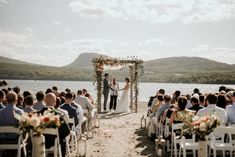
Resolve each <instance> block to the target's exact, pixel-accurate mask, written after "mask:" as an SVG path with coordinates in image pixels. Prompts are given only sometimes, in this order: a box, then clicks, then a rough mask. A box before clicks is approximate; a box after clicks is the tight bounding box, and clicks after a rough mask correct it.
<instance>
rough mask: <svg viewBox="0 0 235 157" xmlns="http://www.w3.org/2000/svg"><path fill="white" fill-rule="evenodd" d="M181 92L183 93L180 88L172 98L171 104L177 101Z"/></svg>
mask: <svg viewBox="0 0 235 157" xmlns="http://www.w3.org/2000/svg"><path fill="white" fill-rule="evenodd" d="M180 94H181V92H180V91H178V90H177V91H175V92H174V93H173V97H172V99H171V104H175V103H177V101H178V98H179V96H180Z"/></svg>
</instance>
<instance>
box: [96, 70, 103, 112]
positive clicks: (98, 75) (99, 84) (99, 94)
mask: <svg viewBox="0 0 235 157" xmlns="http://www.w3.org/2000/svg"><path fill="white" fill-rule="evenodd" d="M96 82H97V110H98V113H101V111H102V109H101V108H102V104H101V103H102V102H101V98H102V89H103V88H102V72H101V71H98V70H97V71H96Z"/></svg>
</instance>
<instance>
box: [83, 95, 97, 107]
mask: <svg viewBox="0 0 235 157" xmlns="http://www.w3.org/2000/svg"><path fill="white" fill-rule="evenodd" d="M85 97H87V98H88V99H89V100H90V102H91V104H92V105H94V104H95V101H94V100H93V98H92V97H91V95H90V94H89V93H86V94H85Z"/></svg>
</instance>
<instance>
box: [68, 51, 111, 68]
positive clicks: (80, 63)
mask: <svg viewBox="0 0 235 157" xmlns="http://www.w3.org/2000/svg"><path fill="white" fill-rule="evenodd" d="M100 56H101V54H98V53H82V54H80V55H79V56H78V57H77V58H76V59H75V60H74V61H73V62H72V63H71V64H69V65H67V66H66V67H69V68H92V66H93V64H92V59H93V58H95V57H100ZM102 56H104V57H107V56H105V55H102Z"/></svg>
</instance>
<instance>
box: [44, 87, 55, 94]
mask: <svg viewBox="0 0 235 157" xmlns="http://www.w3.org/2000/svg"><path fill="white" fill-rule="evenodd" d="M48 93H53V90H52V89H51V88H47V90H46V92H45V94H48Z"/></svg>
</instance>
